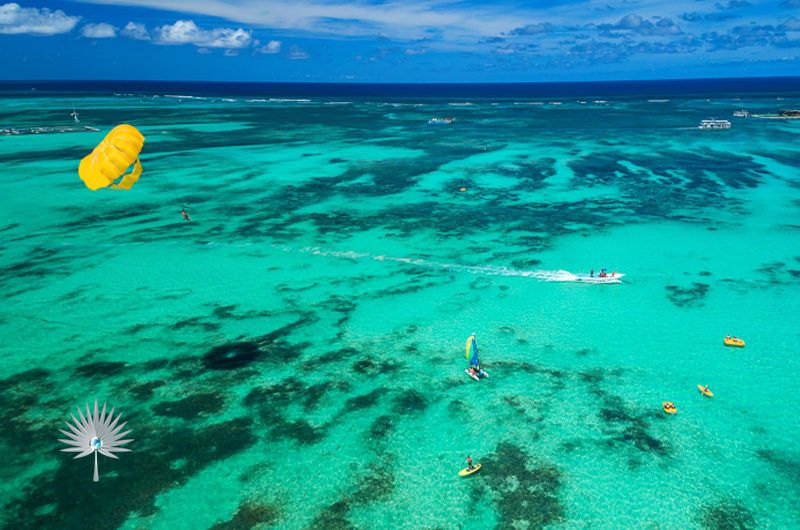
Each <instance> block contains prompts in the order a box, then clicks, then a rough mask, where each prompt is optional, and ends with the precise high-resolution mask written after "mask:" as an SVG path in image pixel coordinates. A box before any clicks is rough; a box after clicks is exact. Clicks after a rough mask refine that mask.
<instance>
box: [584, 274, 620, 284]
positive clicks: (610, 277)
mask: <svg viewBox="0 0 800 530" xmlns="http://www.w3.org/2000/svg"><path fill="white" fill-rule="evenodd" d="M623 276H625V275H624V274H619V273H618V272H612V273H611V274H606V275H605V276H599V275H597V274H594V275H591V274H576V275H575V281H576V282H585V283H617V282H618V281H619V279H620V278H622V277H623Z"/></svg>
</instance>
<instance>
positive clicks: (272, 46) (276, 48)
mask: <svg viewBox="0 0 800 530" xmlns="http://www.w3.org/2000/svg"><path fill="white" fill-rule="evenodd" d="M281 44H283V43H282V42H281V41H279V40H271V41H269V42H268V43H266V44H265V45H264V46H261V47H259V48H256V53H280V51H281Z"/></svg>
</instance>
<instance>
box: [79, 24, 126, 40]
mask: <svg viewBox="0 0 800 530" xmlns="http://www.w3.org/2000/svg"><path fill="white" fill-rule="evenodd" d="M118 30H119V28H115V27H114V26H112V25H111V24H106V23H105V22H101V23H100V24H86V25H85V26H83V28H81V35H83V36H84V37H88V38H90V39H108V38H111V37H116V36H117V31H118Z"/></svg>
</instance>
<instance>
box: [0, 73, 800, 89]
mask: <svg viewBox="0 0 800 530" xmlns="http://www.w3.org/2000/svg"><path fill="white" fill-rule="evenodd" d="M770 79H796V80H798V81H800V75H787V76H745V77H684V78H680V77H674V78H673V77H665V78H657V79H607V80H600V81H496V82H458V83H435V82H403V83H398V82H386V81H341V80H337V81H211V80H199V79H193V80H185V79H19V80H8V79H6V80H0V84H11V83H17V84H19V83H64V82H72V83H133V84H141V83H187V84H188V83H208V84H220V85H243V84H261V85H324V84H327V85H395V86H396V85H414V86H432V85H446V86H460V85H553V84H610V83H655V82H664V81H741V80H770Z"/></svg>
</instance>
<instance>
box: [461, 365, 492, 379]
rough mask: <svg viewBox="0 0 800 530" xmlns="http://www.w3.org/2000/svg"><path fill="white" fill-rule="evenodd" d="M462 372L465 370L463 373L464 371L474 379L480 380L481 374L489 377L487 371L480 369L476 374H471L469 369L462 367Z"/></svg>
mask: <svg viewBox="0 0 800 530" xmlns="http://www.w3.org/2000/svg"><path fill="white" fill-rule="evenodd" d="M464 372H465V373H466V374H467V375H468V376H470V377H471V378H473V379H474V380H475V381H480V376H482V375H483V376H486V377H489V374H487V373H486V372H485V371H483V370H481V371H480V372H478V375H475V374H473V373H472V372H470V371H469V370H467V369H466V368H464Z"/></svg>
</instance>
